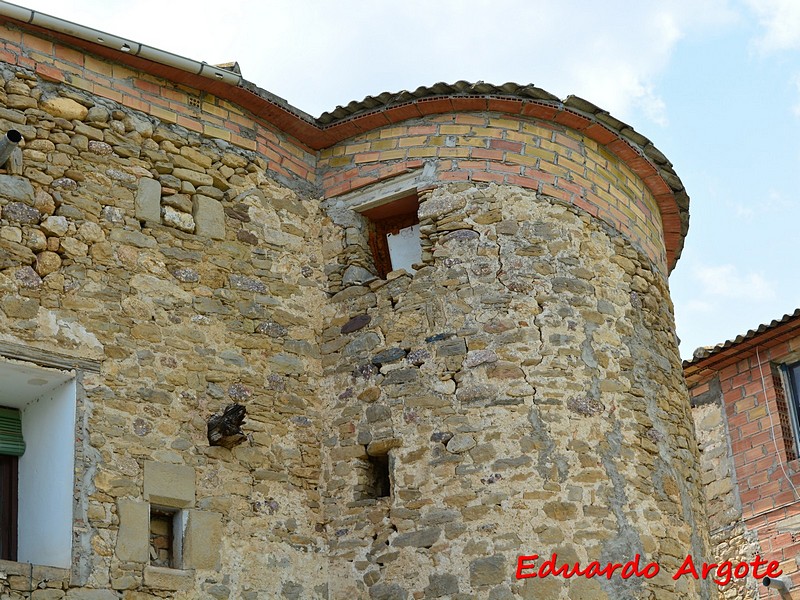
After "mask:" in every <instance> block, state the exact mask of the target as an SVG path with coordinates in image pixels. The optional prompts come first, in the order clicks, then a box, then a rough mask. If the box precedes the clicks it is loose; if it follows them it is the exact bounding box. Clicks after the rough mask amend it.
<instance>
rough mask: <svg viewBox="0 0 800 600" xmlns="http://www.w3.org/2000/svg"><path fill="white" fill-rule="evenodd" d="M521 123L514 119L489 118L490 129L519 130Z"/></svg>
mask: <svg viewBox="0 0 800 600" xmlns="http://www.w3.org/2000/svg"><path fill="white" fill-rule="evenodd" d="M520 124H521V121H516V120H513V119H503V118H500V117H489V127H501V128H503V129H513V130H515V131H517V130H519V126H520Z"/></svg>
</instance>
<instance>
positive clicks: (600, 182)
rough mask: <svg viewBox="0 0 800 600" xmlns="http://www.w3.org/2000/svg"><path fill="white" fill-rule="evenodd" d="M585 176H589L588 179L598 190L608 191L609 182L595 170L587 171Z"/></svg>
mask: <svg viewBox="0 0 800 600" xmlns="http://www.w3.org/2000/svg"><path fill="white" fill-rule="evenodd" d="M586 176H587V177H588V178H589V181H591V182H592V184H593V185H594V186H595V187H596V188H597V189H599V190H606V191H608V188H609V186H610V185H611V184H610V182H609V181H608V180H607V179H605V178H603V177H601V176H600V175H598V174H597V173H596V172H595V171H587V172H586Z"/></svg>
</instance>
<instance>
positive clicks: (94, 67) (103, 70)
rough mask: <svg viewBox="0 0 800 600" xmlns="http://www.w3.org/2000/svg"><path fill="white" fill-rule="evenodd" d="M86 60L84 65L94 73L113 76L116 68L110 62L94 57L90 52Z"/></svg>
mask: <svg viewBox="0 0 800 600" xmlns="http://www.w3.org/2000/svg"><path fill="white" fill-rule="evenodd" d="M84 61H85V62H84V66H85V67H86V70H87V71H92V72H93V73H99V74H100V75H106V76H108V77H111V76H112V75H113V73H114V69H113V68H112V67H111V65H110V64H108V63H107V62H102V61H99V60H97V59H95V58H92V57H91V56H89V55H88V54H87V55H86V57H85V59H84Z"/></svg>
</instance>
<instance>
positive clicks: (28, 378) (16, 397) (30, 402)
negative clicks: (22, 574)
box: [0, 359, 76, 567]
mask: <svg viewBox="0 0 800 600" xmlns="http://www.w3.org/2000/svg"><path fill="white" fill-rule="evenodd" d="M0 406H8V407H11V408H18V409H19V410H20V412H21V418H22V437H23V439H24V440H25V446H26V447H25V454H24V455H23V456H21V457H20V459H19V508H18V515H17V524H18V543H17V560H18V561H19V562H29V563H33V564H36V565H46V566H51V567H69V566H70V563H71V559H72V495H73V489H74V470H75V407H76V383H75V373H74V372H71V371H61V370H59V369H47V368H43V367H38V366H36V365H32V364H30V363H24V362H20V361H12V360H5V359H0Z"/></svg>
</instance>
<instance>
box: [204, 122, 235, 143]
mask: <svg viewBox="0 0 800 600" xmlns="http://www.w3.org/2000/svg"><path fill="white" fill-rule="evenodd" d="M203 134H204V135H207V136H209V137H214V138H219V139H221V140H226V141H231V132H230V131H227V130H225V129H220V128H219V127H214V126H213V125H203Z"/></svg>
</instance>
